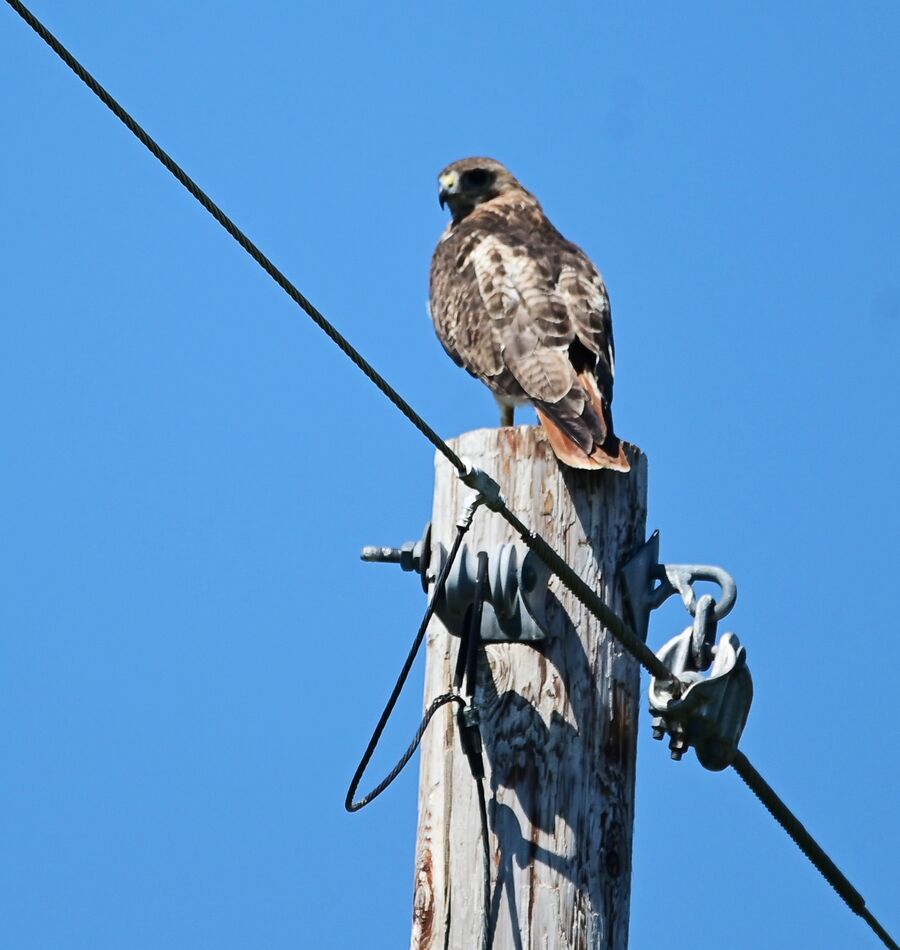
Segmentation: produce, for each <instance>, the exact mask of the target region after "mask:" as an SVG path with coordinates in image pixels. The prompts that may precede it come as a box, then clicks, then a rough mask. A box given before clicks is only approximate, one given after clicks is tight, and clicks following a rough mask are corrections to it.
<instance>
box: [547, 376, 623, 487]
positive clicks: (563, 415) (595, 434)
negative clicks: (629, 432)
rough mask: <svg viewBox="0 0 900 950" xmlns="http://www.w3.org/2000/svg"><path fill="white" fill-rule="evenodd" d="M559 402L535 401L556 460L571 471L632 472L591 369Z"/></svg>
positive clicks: (579, 377) (580, 377)
mask: <svg viewBox="0 0 900 950" xmlns="http://www.w3.org/2000/svg"><path fill="white" fill-rule="evenodd" d="M578 382H579V383H580V385H579V386H575V387H573V388H572V391H571V392H570V393H569V394H568V395H567V396H566V397H565V398H564V399H561V400H560V401H559V402H555V403H549V402H535V409H536V410H537V414H538V418H539V419H540V420H541V425H542V426H543V427H544V431H545V432H546V433H547V439H548V440H549V442H550V447H551V448H552V449H553V451H554V453H555V454H556V457H557V458H558V459H559V460H560V461H561V462H564V463H565V464H566V465H568V466H570V467H571V468H582V469H599V468H608V469H611V470H612V471H614V472H630V471H631V466H630V465H629V464H628V459H627V458H626V457H625V447H624V446H623V444H622V441H621V440H620V439H619V438H618V437H617V436H616V435H614V434H613V423H612V413H611V412H610V409H609V405H608V403H607V401H606V400H605V399H604V398H603V396H602V394H601V393H600V390H599V388H598V387H597V380H596V378H595V377H594V374H593V373H592V372H591V371H590V370H585V371H584V372H583V373H580V374H579V375H578Z"/></svg>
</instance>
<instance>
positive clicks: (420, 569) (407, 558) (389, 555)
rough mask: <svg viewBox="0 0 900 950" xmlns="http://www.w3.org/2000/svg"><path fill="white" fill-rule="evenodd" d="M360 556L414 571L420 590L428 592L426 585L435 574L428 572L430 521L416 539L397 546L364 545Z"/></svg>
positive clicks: (370, 561) (429, 560) (369, 560)
mask: <svg viewBox="0 0 900 950" xmlns="http://www.w3.org/2000/svg"><path fill="white" fill-rule="evenodd" d="M360 558H361V559H362V560H363V561H368V562H369V563H372V564H399V565H400V568H401V570H404V571H415V572H416V573H417V574H418V575H419V579H420V580H421V583H422V590H424V591H425V592H426V593H428V585H429V584H431V583H432V582H433V581H434V578H435V576H436V575H434V574H431V573H429V568H430V566H431V522H430V521H429V522H428V524H427V525H425V530H424V531H423V532H422V537H421V539H420V540H418V541H407V542H406V543H405V544H403V545H401V546H400V547H399V548H378V547H365V548H363V549H362V553H361V554H360Z"/></svg>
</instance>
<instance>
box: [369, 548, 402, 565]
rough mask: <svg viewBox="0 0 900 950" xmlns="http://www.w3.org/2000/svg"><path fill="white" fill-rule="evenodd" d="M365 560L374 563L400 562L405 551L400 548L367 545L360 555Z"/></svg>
mask: <svg viewBox="0 0 900 950" xmlns="http://www.w3.org/2000/svg"><path fill="white" fill-rule="evenodd" d="M359 556H360V558H362V560H364V561H368V562H370V563H373V564H399V563H400V558H401V557H402V556H403V552H402V551H401V550H400V548H376V547H371V546H370V547H365V548H363V549H362V553H361V554H360V555H359Z"/></svg>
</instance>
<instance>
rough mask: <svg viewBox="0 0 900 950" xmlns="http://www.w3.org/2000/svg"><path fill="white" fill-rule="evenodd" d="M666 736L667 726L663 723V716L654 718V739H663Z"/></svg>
mask: <svg viewBox="0 0 900 950" xmlns="http://www.w3.org/2000/svg"><path fill="white" fill-rule="evenodd" d="M665 734H666V726H665V723H664V722H663V719H662V716H654V717H653V738H654V739H662V738H663V736H665Z"/></svg>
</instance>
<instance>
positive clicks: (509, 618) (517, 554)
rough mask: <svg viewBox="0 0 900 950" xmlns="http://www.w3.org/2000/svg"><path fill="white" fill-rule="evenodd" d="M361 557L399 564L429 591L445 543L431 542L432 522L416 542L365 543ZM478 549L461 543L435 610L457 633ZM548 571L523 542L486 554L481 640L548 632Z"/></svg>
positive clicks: (532, 638)
mask: <svg viewBox="0 0 900 950" xmlns="http://www.w3.org/2000/svg"><path fill="white" fill-rule="evenodd" d="M361 556H362V559H363V560H364V561H370V562H380V563H387V564H399V565H400V567H401V568H402V569H403V570H404V571H410V572H412V571H415V572H416V573H417V574H418V575H419V577H420V578H421V582H422V589H423V590H425V591H427V590H428V587H429V585H430V584H431V583H433V581H434V579H435V577H437V575H438V574H439V573H440V571H441V568H442V567H443V565H444V560H445V558H446V557H447V552H446V551H445V550H444V547H443V545H441V544H437V545H435V546H434V547H432V544H431V525H428V526H427V527H426V529H425V532H424V534H423V536H422V539H421V540H420V541H417V542H412V541H408V542H407V543H406V544H404V545H402V546H401V547H399V548H379V547H366V548H363V551H362V555H361ZM477 570H478V552H477V551H474V550H472V549H470V548H469V546H468V545H466V544H463V545H462V547H461V548H460V549H459V553H458V554H457V556H456V560H455V561H454V564H453V569H452V570H451V571H450V575H449V577H448V578H447V584H446V588H445V590H444V596H443V597H442V598H441V602H440V603H439V604H438V605H437V608H436V611H435V612H436V613H437V615H438V616H439V617H440V618H441V620H442V621H443V622H444V624H445V625H446V626H447V629H448V630H449V631H450V632H451V633H452V634H453V635H454V636H460V635H461V633H462V631H463V627H464V624H465V621H466V614H467V612H468V610H469V607H470V606H471V604H472V598H473V596H474V593H475V577H476V574H477ZM550 577H551V573H550V569H549V568H548V567H547V566H546V564H544V562H543V561H542V560H541V559H540V558H539V557H538V556H537V555H536V554H534V553H533V552H532V551H529V550H528V549H527V548H526V547H525V546H524V545H522V544H500V545H498V546H497V547H496V549H495V550H494V551H493V552H489V554H488V582H489V583H488V586H489V592H488V597H487V599H486V600H485V603H484V607H483V610H482V616H481V639H482V640H483V641H484V642H486V643H510V642H522V643H534V642H536V641H538V640H544V639H546V637H547V636H548V633H549V630H550V625H549V621H548V618H547V586H548V584H549V583H550Z"/></svg>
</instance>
